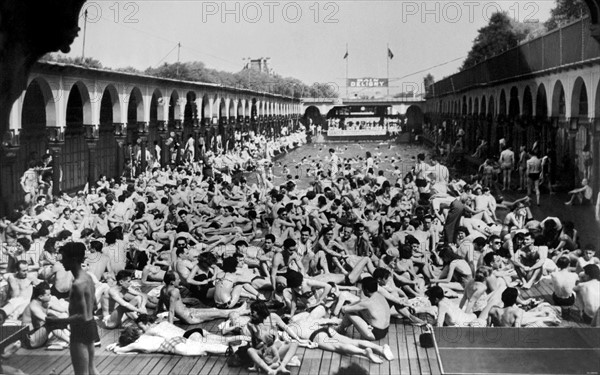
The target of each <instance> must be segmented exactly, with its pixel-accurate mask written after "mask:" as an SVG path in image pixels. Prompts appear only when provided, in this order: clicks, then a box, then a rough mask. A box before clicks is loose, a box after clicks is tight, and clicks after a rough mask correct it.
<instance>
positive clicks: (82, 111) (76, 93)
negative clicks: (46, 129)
mask: <svg viewBox="0 0 600 375" xmlns="http://www.w3.org/2000/svg"><path fill="white" fill-rule="evenodd" d="M66 110H67V113H66V116H65V119H66V125H67V127H72V126H77V125H83V124H87V125H91V124H92V104H91V101H90V93H89V91H88V88H87V86H86V85H85V84H84V83H83V82H81V81H77V82H75V83H74V84H73V86H71V90H69V96H68V98H67V108H66Z"/></svg>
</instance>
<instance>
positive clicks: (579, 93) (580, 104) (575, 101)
mask: <svg viewBox="0 0 600 375" xmlns="http://www.w3.org/2000/svg"><path fill="white" fill-rule="evenodd" d="M571 117H579V118H580V119H582V120H584V119H585V120H587V119H588V117H591V116H590V113H589V106H588V94H587V87H586V85H585V82H584V81H583V78H581V77H577V79H576V80H575V83H574V84H573V93H572V95H571Z"/></svg>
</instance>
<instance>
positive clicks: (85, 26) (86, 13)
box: [81, 9, 88, 62]
mask: <svg viewBox="0 0 600 375" xmlns="http://www.w3.org/2000/svg"><path fill="white" fill-rule="evenodd" d="M87 15H88V11H87V9H86V10H85V12H84V13H83V17H84V19H83V44H82V46H81V61H82V62H83V61H85V34H86V31H87Z"/></svg>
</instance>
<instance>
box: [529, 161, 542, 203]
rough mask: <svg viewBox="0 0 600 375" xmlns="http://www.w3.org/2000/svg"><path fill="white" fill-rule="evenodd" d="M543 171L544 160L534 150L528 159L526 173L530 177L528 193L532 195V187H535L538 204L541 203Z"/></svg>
mask: <svg viewBox="0 0 600 375" xmlns="http://www.w3.org/2000/svg"><path fill="white" fill-rule="evenodd" d="M541 172H542V161H541V160H540V159H539V158H538V156H537V152H535V151H532V152H531V157H530V158H529V160H527V169H526V173H527V176H528V177H529V184H527V195H531V188H532V187H533V188H535V197H536V201H537V205H538V206H539V205H540V173H541Z"/></svg>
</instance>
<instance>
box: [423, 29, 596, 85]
mask: <svg viewBox="0 0 600 375" xmlns="http://www.w3.org/2000/svg"><path fill="white" fill-rule="evenodd" d="M598 58H600V44H599V43H598V42H597V41H596V40H595V39H594V38H593V37H592V36H591V32H590V19H589V17H586V18H583V19H581V20H578V21H576V22H573V23H571V24H569V25H567V26H564V27H562V28H559V29H556V30H553V31H551V32H549V33H547V34H545V35H543V36H541V37H538V38H536V39H533V40H531V41H529V42H526V43H523V44H521V45H519V46H517V47H515V48H512V49H510V50H508V51H506V52H504V53H502V54H500V55H497V56H494V57H492V58H489V59H487V60H485V61H483V62H481V63H479V64H477V65H475V66H473V67H472V68H469V69H466V70H463V71H462V72H459V73H456V74H454V75H452V76H450V77H447V78H445V79H442V80H440V81H438V82H436V83H434V84H433V87H432V89H431V92H432V95H433V97H439V96H443V95H446V94H452V93H455V92H460V91H464V90H467V89H471V88H475V87H479V86H484V85H488V84H490V83H494V82H498V81H503V80H510V79H513V78H518V77H521V76H527V75H531V74H534V73H538V72H542V71H546V70H549V69H555V68H559V67H562V66H567V65H570V64H575V63H581V62H584V61H589V60H594V59H598Z"/></svg>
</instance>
